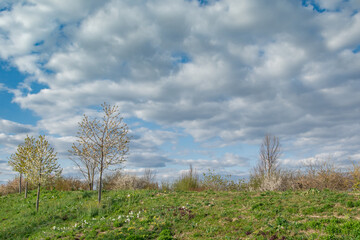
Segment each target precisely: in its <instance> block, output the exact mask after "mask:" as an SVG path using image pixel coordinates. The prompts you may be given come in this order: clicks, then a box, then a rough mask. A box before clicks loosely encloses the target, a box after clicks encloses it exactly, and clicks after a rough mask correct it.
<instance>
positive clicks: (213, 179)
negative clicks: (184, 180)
mask: <svg viewBox="0 0 360 240" xmlns="http://www.w3.org/2000/svg"><path fill="white" fill-rule="evenodd" d="M201 186H202V187H203V188H205V189H206V190H214V191H238V190H245V189H246V184H245V182H244V180H242V179H240V180H239V181H238V182H236V181H234V180H232V179H231V175H227V176H225V177H223V176H221V175H220V174H216V173H215V171H214V170H212V171H211V170H210V169H209V170H208V172H207V173H203V179H202V181H201Z"/></svg>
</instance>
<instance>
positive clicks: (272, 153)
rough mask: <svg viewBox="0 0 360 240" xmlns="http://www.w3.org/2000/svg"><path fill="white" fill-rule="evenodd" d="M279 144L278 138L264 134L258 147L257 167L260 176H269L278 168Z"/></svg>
mask: <svg viewBox="0 0 360 240" xmlns="http://www.w3.org/2000/svg"><path fill="white" fill-rule="evenodd" d="M280 155H281V146H280V141H279V138H278V137H276V136H272V135H271V134H266V135H265V137H264V139H263V142H262V144H261V147H260V152H259V163H258V166H257V169H258V171H259V173H260V174H261V175H262V176H267V177H270V176H271V175H273V174H274V173H275V172H276V171H277V170H278V164H279V158H280Z"/></svg>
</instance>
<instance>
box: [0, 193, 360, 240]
mask: <svg viewBox="0 0 360 240" xmlns="http://www.w3.org/2000/svg"><path fill="white" fill-rule="evenodd" d="M359 196H360V195H357V193H346V192H334V191H326V190H325V191H314V190H311V191H306V192H291V191H287V192H263V193H260V192H214V191H204V192H179V191H178V192H162V191H147V190H137V191H108V192H104V195H103V201H102V204H101V205H100V206H99V205H98V204H97V201H96V199H97V194H96V192H87V191H76V192H59V191H43V192H42V195H41V200H40V209H39V212H38V213H37V212H36V211H35V199H36V192H35V191H33V192H30V193H29V197H28V198H27V199H24V198H23V196H22V195H21V196H20V195H18V194H10V195H7V196H2V197H0V239H24V238H26V239H57V238H58V239H94V238H97V239H162V240H164V239H360V221H359V219H360V210H359V207H360V198H359Z"/></svg>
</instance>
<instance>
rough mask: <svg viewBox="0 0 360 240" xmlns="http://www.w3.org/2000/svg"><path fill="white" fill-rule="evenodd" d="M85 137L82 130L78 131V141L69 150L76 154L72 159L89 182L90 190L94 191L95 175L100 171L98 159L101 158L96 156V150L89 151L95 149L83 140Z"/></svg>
mask: <svg viewBox="0 0 360 240" xmlns="http://www.w3.org/2000/svg"><path fill="white" fill-rule="evenodd" d="M83 139H84V138H83V136H82V132H81V131H80V132H79V133H78V139H77V143H74V144H73V146H72V150H70V151H69V152H70V153H71V154H72V155H74V156H75V158H71V160H72V161H73V162H74V163H75V165H76V166H77V167H78V168H79V170H80V172H81V173H82V175H83V176H84V177H85V179H86V181H87V183H88V186H89V190H90V191H92V190H93V189H94V180H95V175H96V174H97V173H98V166H99V163H98V161H97V159H99V156H96V152H92V153H90V152H89V151H93V150H94V149H93V148H91V147H89V146H87V143H86V142H85V141H83Z"/></svg>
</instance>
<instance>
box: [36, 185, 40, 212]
mask: <svg viewBox="0 0 360 240" xmlns="http://www.w3.org/2000/svg"><path fill="white" fill-rule="evenodd" d="M39 198H40V183H38V189H37V197H36V211H37V212H38V211H39Z"/></svg>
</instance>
